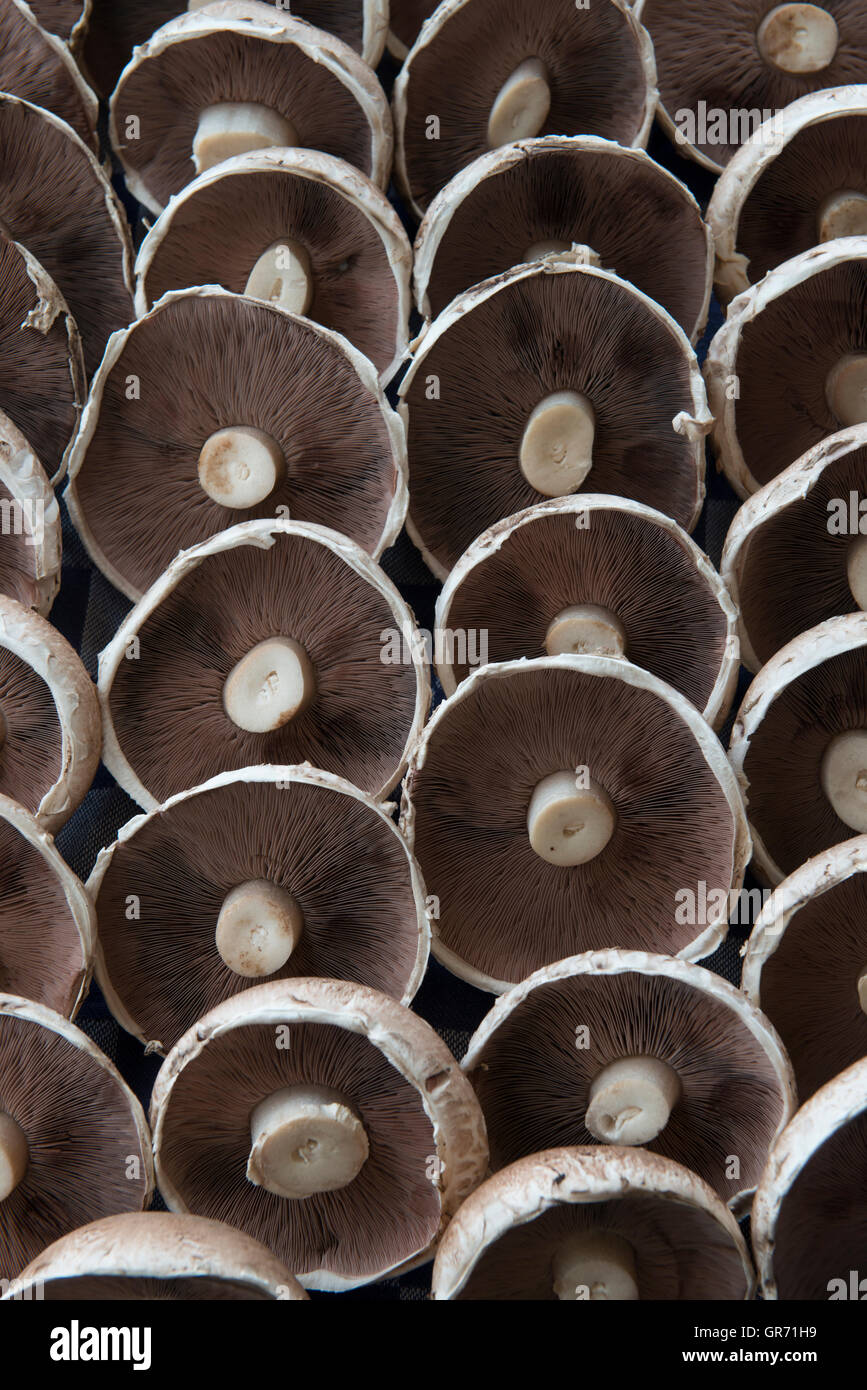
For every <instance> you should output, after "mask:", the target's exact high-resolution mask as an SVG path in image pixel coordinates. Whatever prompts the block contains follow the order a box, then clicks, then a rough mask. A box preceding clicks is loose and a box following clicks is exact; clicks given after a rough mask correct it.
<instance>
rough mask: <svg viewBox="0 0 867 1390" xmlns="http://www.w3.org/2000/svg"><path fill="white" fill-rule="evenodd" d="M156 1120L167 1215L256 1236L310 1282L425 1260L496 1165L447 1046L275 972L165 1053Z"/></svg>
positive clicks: (340, 990)
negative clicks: (202, 1219)
mask: <svg viewBox="0 0 867 1390" xmlns="http://www.w3.org/2000/svg"><path fill="white" fill-rule="evenodd" d="M241 1076H243V1080H240V1077H241ZM217 1095H218V1096H219V1097H220V1104H219V1106H218V1107H217V1108H216V1109H215V1107H214V1104H213V1101H214V1097H215V1096H217ZM151 1119H152V1123H153V1128H154V1154H155V1159H156V1167H157V1173H158V1177H159V1186H160V1191H161V1193H162V1195H163V1197H164V1198H165V1200H166V1203H167V1205H168V1206H169V1207H170V1208H171V1210H172V1211H180V1212H187V1211H189V1212H192V1213H194V1214H195V1215H202V1216H208V1217H211V1218H216V1219H218V1220H224V1221H226V1222H228V1224H229V1225H232V1226H236V1227H238V1228H239V1229H240V1230H243V1231H246V1232H247V1233H248V1235H252V1236H254V1237H256V1238H257V1239H260V1240H262V1241H263V1242H264V1243H265V1244H267V1245H268V1246H269V1248H270V1249H271V1250H272V1251H273V1252H274V1254H275V1255H277V1256H278V1257H279V1258H280V1259H281V1260H283V1261H284V1263H285V1264H287V1265H288V1266H289V1268H290V1269H294V1270H295V1271H296V1273H297V1274H298V1277H299V1279H300V1281H301V1283H302V1284H304V1285H305V1287H307V1288H314V1289H330V1290H342V1289H350V1288H355V1287H357V1286H359V1285H361V1284H366V1283H369V1282H370V1281H372V1280H375V1279H380V1278H382V1277H383V1276H384V1275H385V1274H388V1273H391V1272H393V1271H396V1270H398V1269H399V1268H400V1267H401V1266H404V1265H405V1264H407V1262H409V1261H412V1262H414V1263H419V1262H421V1260H423V1259H424V1258H429V1257H430V1254H431V1247H432V1245H433V1243H434V1242H435V1240H436V1239H437V1237H438V1235H439V1234H440V1232H441V1230H442V1229H443V1227H444V1226H445V1224H446V1222H447V1221H448V1219H449V1217H450V1216H451V1215H452V1214H453V1213H454V1211H455V1210H456V1209H457V1207H458V1206H459V1205H460V1203H461V1202H462V1201H463V1199H464V1198H465V1197H467V1196H468V1195H469V1193H470V1192H471V1191H472V1190H473V1188H475V1187H476V1186H477V1185H478V1184H479V1182H480V1181H481V1180H482V1178H483V1177H484V1174H485V1170H486V1167H487V1161H488V1150H487V1145H486V1142H485V1129H484V1123H483V1120H482V1116H481V1112H480V1110H479V1107H478V1104H477V1102H476V1099H475V1096H474V1095H473V1092H472V1089H471V1087H470V1086H469V1084H468V1083H467V1081H466V1080H465V1078H464V1077H463V1076H462V1075H461V1071H460V1068H459V1066H458V1064H457V1062H456V1061H455V1059H454V1058H453V1056H452V1054H451V1053H450V1052H449V1050H448V1048H447V1047H446V1045H445V1043H443V1042H442V1041H441V1040H440V1038H439V1037H438V1036H437V1034H436V1033H435V1032H434V1031H433V1029H432V1028H431V1027H430V1025H429V1024H427V1023H425V1022H424V1021H423V1020H422V1019H421V1018H418V1017H417V1016H416V1015H415V1014H413V1013H411V1012H410V1011H409V1009H406V1008H404V1007H403V1006H402V1005H400V1004H398V1003H396V1002H395V1001H394V1000H393V999H390V998H388V997H387V996H386V995H384V994H380V993H378V992H377V991H376V990H373V989H367V988H365V987H363V986H362V985H355V984H348V983H343V982H341V981H338V980H323V979H313V980H309V979H297V980H277V981H274V982H273V983H270V984H263V985H257V986H255V987H254V988H253V989H250V990H246V991H244V992H243V993H241V994H239V995H236V996H235V998H233V999H227V1000H225V1001H224V1002H223V1003H222V1004H220V1005H218V1006H217V1008H215V1009H212V1010H211V1012H210V1013H208V1014H206V1015H205V1017H204V1018H203V1019H200V1020H199V1022H198V1023H197V1024H196V1025H195V1027H193V1028H191V1029H190V1031H189V1032H188V1033H187V1034H185V1036H184V1037H183V1038H182V1039H181V1041H180V1042H179V1043H178V1044H177V1045H176V1046H175V1048H174V1049H173V1051H172V1052H170V1053H169V1056H168V1057H167V1058H166V1061H165V1062H164V1063H163V1066H162V1068H161V1069H160V1072H159V1075H158V1077H157V1079H156V1083H155V1085H154V1091H153V1097H152V1100H151Z"/></svg>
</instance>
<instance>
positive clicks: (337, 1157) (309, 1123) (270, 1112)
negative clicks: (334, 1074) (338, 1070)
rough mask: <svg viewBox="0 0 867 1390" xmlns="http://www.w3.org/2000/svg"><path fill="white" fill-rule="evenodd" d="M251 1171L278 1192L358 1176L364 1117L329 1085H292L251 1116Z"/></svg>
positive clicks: (258, 1182) (304, 1193) (297, 1192)
mask: <svg viewBox="0 0 867 1390" xmlns="http://www.w3.org/2000/svg"><path fill="white" fill-rule="evenodd" d="M250 1134H251V1138H252V1147H251V1149H250V1159H249V1162H248V1164H247V1177H248V1178H249V1180H250V1182H251V1183H253V1184H254V1185H255V1186H256V1187H265V1188H267V1189H268V1191H269V1192H274V1193H276V1195H277V1196H278V1197H312V1196H313V1195H314V1194H315V1193H317V1192H334V1191H336V1189H337V1188H340V1187H346V1185H347V1183H350V1182H352V1180H353V1178H355V1177H357V1176H358V1174H359V1173H360V1172H361V1169H362V1168H363V1167H364V1164H365V1163H366V1161H367V1156H368V1153H369V1146H368V1142H367V1135H366V1133H365V1131H364V1126H363V1124H362V1123H361V1120H360V1119H359V1118H358V1116H357V1115H356V1114H355V1113H354V1112H353V1110H352V1109H351V1108H350V1107H349V1106H348V1105H347V1104H346V1101H345V1100H344V1098H343V1097H342V1096H341V1095H340V1094H339V1093H338V1092H337V1091H332V1090H329V1089H327V1088H326V1087H324V1086H302V1085H299V1086H287V1087H286V1088H285V1089H284V1090H281V1091H275V1092H274V1093H273V1094H272V1095H270V1096H267V1097H266V1098H265V1100H263V1101H262V1102H261V1103H260V1104H259V1105H257V1106H256V1109H255V1110H254V1111H253V1114H252V1116H251V1119H250Z"/></svg>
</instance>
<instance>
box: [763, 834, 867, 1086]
mask: <svg viewBox="0 0 867 1390" xmlns="http://www.w3.org/2000/svg"><path fill="white" fill-rule="evenodd" d="M865 873H867V835H859V836H856V838H855V839H853V840H847V841H846V842H845V843H844V844H840V845H834V846H832V848H831V849H828V850H825V851H824V852H823V853H822V854H817V855H816V856H815V857H814V858H813V859H809V860H808V861H807V863H806V864H802V865H801V867H800V868H799V869H796V870H795V872H794V873H793V874H791V875H790V876H789V877H788V878H787V879H786V880H785V881H784V882H783V883H781V884H780V886H779V888H777V889H776V891H775V892H774V893H773V894H772V895H771V897H770V898H769V900H768V901H767V902H766V903H765V906H764V907H763V908H762V911H761V913H760V914H759V917H758V918H757V920H756V923H755V926H754V927H753V930H752V934H751V936H750V939H749V942H748V943H747V946H746V948H745V950H746V955H745V959H744V972H743V989H744V991H745V993H746V995H747V997H748V998H749V999H751V1000H752V1001H753V1003H754V1004H755V1005H756V1007H757V1008H759V1007H760V1008H762V1009H763V1010H764V1012H765V1013H766V1014H767V1016H768V1018H770V1020H771V1022H772V1023H773V1024H774V1027H775V1028H776V1029H777V1031H778V1033H779V1034H780V1036H781V1038H782V1040H783V1042H784V1044H785V1046H786V1048H787V1049H788V1052H789V1056H790V1057H791V1059H792V1066H793V1068H794V1072H795V1080H796V1082H797V1085H798V1096H799V1098H800V1100H801V1103H802V1104H803V1102H804V1101H805V1100H807V1099H809V1097H810V1096H811V1095H813V1093H814V1091H817V1090H818V1089H819V1087H820V1086H824V1085H825V1083H826V1082H827V1081H830V1080H831V1079H832V1077H834V1076H836V1075H837V1073H838V1072H841V1071H843V1069H844V1068H845V1067H848V1066H849V1065H850V1064H851V1063H852V1062H854V1061H856V1060H857V1059H858V1058H859V1057H863V1056H865V1055H867V942H865V939H864V930H863V924H864V921H865V918H867V879H865V877H864V874H865Z"/></svg>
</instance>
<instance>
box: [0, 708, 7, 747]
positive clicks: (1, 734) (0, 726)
mask: <svg viewBox="0 0 867 1390" xmlns="http://www.w3.org/2000/svg"><path fill="white" fill-rule="evenodd" d="M7 732H8V731H7V726H6V716H5V715H4V713H3V711H2V709H0V748H2V747H3V744H4V743H5V742H6V734H7Z"/></svg>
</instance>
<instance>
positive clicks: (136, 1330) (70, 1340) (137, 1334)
mask: <svg viewBox="0 0 867 1390" xmlns="http://www.w3.org/2000/svg"><path fill="white" fill-rule="evenodd" d="M49 1355H50V1356H51V1360H52V1361H129V1362H131V1364H132V1368H133V1370H134V1371H149V1370H150V1367H151V1329H150V1328H149V1327H82V1326H81V1323H80V1322H79V1321H78V1319H77V1318H73V1320H72V1322H71V1323H70V1324H69V1326H68V1327H55V1328H52V1331H51V1347H50V1351H49Z"/></svg>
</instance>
